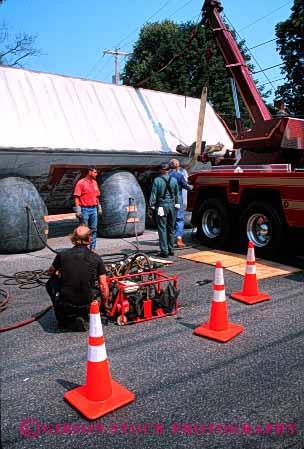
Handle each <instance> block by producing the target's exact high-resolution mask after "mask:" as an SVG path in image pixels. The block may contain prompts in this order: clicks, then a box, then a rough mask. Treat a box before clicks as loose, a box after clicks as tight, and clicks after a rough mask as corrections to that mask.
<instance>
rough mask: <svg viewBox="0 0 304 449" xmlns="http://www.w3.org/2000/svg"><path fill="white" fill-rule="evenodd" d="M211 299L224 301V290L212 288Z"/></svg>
mask: <svg viewBox="0 0 304 449" xmlns="http://www.w3.org/2000/svg"><path fill="white" fill-rule="evenodd" d="M213 301H215V302H224V301H226V294H225V290H214V291H213Z"/></svg>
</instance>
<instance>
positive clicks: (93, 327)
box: [89, 313, 103, 337]
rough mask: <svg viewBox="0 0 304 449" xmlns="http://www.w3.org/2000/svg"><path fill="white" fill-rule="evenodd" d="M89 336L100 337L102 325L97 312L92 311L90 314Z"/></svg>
mask: <svg viewBox="0 0 304 449" xmlns="http://www.w3.org/2000/svg"><path fill="white" fill-rule="evenodd" d="M89 335H90V337H102V336H103V331H102V325H101V319H100V315H99V313H92V314H91V315H90V334H89Z"/></svg>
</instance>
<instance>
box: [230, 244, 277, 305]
mask: <svg viewBox="0 0 304 449" xmlns="http://www.w3.org/2000/svg"><path fill="white" fill-rule="evenodd" d="M230 298H233V299H237V300H238V301H241V302H245V303H246V304H256V303H257V302H262V301H267V300H268V299H271V296H269V295H267V294H266V293H260V292H259V287H258V281H257V277H256V266H255V255H254V244H253V243H252V242H249V243H248V252H247V261H246V270H245V277H244V286H243V291H242V292H237V293H232V294H231V295H230Z"/></svg>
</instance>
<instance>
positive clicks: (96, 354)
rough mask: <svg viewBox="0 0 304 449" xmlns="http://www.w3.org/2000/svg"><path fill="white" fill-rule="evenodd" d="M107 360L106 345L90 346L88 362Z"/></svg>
mask: <svg viewBox="0 0 304 449" xmlns="http://www.w3.org/2000/svg"><path fill="white" fill-rule="evenodd" d="M105 360H107V351H106V345H105V344H103V345H100V346H91V345H89V346H88V362H104V361H105Z"/></svg>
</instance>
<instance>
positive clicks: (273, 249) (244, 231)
mask: <svg viewBox="0 0 304 449" xmlns="http://www.w3.org/2000/svg"><path fill="white" fill-rule="evenodd" d="M284 237H286V235H285V234H284V224H283V220H282V218H281V216H280V214H279V213H278V211H277V210H276V209H275V206H274V205H273V204H271V203H269V202H267V201H255V202H253V203H251V204H250V205H249V206H248V207H247V208H246V209H245V210H244V212H243V213H242V215H241V248H242V249H243V250H244V252H245V251H246V248H247V245H248V241H249V240H251V241H252V242H253V244H254V246H255V253H256V255H257V256H259V257H273V256H278V255H279V251H280V248H281V247H282V245H283V239H284Z"/></svg>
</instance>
